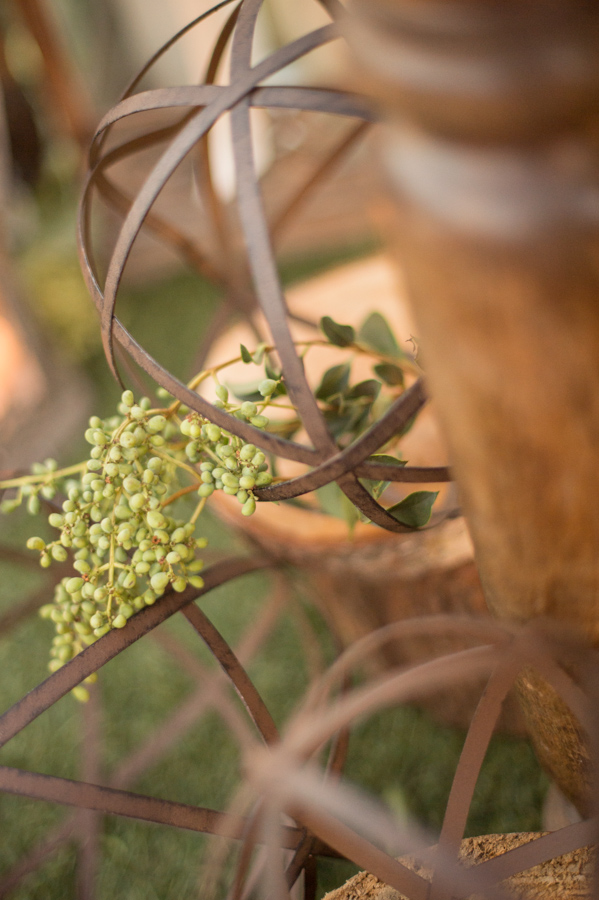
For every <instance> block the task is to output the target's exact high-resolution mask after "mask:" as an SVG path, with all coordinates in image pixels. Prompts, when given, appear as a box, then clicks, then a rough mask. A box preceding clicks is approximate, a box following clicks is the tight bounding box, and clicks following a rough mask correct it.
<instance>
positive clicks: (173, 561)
mask: <svg viewBox="0 0 599 900" xmlns="http://www.w3.org/2000/svg"><path fill="white" fill-rule="evenodd" d="M166 561H167V563H168V564H169V566H176V565H177V563H178V562H181V557H180V556H179V554H178V553H176V552H175V551H174V550H171V552H170V553H167V554H166Z"/></svg>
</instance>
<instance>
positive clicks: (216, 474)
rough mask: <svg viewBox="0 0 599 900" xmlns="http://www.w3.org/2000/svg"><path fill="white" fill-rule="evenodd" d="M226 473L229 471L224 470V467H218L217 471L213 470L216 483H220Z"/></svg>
mask: <svg viewBox="0 0 599 900" xmlns="http://www.w3.org/2000/svg"><path fill="white" fill-rule="evenodd" d="M226 471H227V470H226V469H223V467H222V466H217V467H216V468H215V469H213V470H212V477H213V478H214V480H215V481H218V479H219V478H222V477H223V475H224V474H225V472H226Z"/></svg>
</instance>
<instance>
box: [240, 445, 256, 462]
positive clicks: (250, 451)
mask: <svg viewBox="0 0 599 900" xmlns="http://www.w3.org/2000/svg"><path fill="white" fill-rule="evenodd" d="M255 452H256V447H255V446H254V444H244V445H243V447H242V448H241V450H240V451H239V459H242V460H243V461H244V462H249V461H250V460H251V459H252V457H253V455H254V453H255Z"/></svg>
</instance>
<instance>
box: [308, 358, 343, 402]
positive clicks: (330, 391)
mask: <svg viewBox="0 0 599 900" xmlns="http://www.w3.org/2000/svg"><path fill="white" fill-rule="evenodd" d="M349 371H350V366H349V364H348V363H341V364H340V365H338V366H332V367H331V368H330V369H327V371H326V372H325V373H324V375H323V376H322V381H321V382H320V384H319V386H318V388H317V390H316V397H317V399H318V400H328V399H329V398H330V397H334V396H335V394H342V393H343V392H344V391H345V389H346V388H347V385H348V383H349Z"/></svg>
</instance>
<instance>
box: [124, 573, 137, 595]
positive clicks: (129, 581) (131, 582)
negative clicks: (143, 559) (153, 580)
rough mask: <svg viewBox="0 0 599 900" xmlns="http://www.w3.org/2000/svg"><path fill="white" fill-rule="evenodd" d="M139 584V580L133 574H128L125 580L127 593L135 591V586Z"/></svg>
mask: <svg viewBox="0 0 599 900" xmlns="http://www.w3.org/2000/svg"><path fill="white" fill-rule="evenodd" d="M136 584H137V578H136V577H135V575H134V573H133V572H127V574H126V575H125V578H124V580H123V587H124V588H125V590H127V591H131V590H133V588H134V587H135V585H136Z"/></svg>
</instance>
